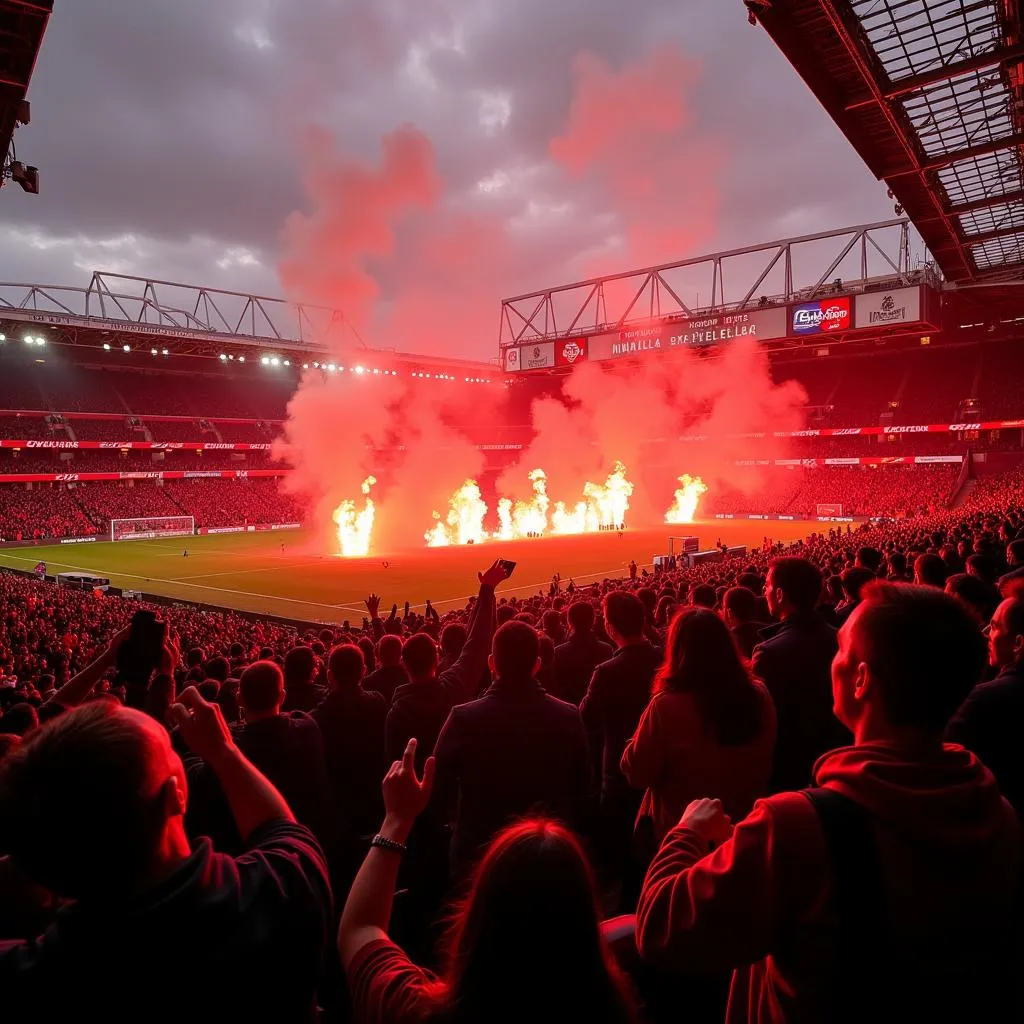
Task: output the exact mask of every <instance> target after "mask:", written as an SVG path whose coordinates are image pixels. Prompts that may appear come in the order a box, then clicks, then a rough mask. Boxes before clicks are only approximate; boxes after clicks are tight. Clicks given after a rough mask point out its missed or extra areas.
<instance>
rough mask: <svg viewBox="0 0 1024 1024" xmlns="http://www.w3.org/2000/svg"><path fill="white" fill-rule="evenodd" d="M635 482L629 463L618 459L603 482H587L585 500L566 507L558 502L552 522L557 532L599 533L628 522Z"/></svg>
mask: <svg viewBox="0 0 1024 1024" xmlns="http://www.w3.org/2000/svg"><path fill="white" fill-rule="evenodd" d="M632 494H633V484H632V483H631V482H630V481H629V480H627V479H626V467H625V466H624V465H623V464H622V463H621V462H616V463H615V466H614V468H613V469H612V471H611V473H610V474H609V475H608V478H607V479H606V480H605V482H604V483H603V484H595V483H591V482H590V481H589V480H588V481H587V483H585V484H584V485H583V501H578V502H576V504H575V505H574V506H573V507H572V508H571V509H569V508H566V506H565V504H564V503H563V502H561V501H558V502H555V508H554V511H553V512H552V513H551V526H552V529H553V530H554V532H555V533H597V531H598V530H613V529H616V528H617V527H620V526H623V525H625V522H626V513H627V512H628V511H629V499H630V496H631V495H632Z"/></svg>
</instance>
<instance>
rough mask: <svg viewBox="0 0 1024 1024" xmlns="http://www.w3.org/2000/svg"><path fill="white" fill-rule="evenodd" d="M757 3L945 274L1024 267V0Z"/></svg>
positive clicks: (968, 275)
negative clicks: (1022, 4) (1023, 6)
mask: <svg viewBox="0 0 1024 1024" xmlns="http://www.w3.org/2000/svg"><path fill="white" fill-rule="evenodd" d="M745 3H746V6H747V8H748V10H749V11H750V14H751V17H752V19H756V21H758V22H760V23H761V24H762V25H763V27H764V29H765V30H766V31H767V32H768V34H769V35H770V36H771V38H772V39H773V40H774V42H775V43H776V45H777V46H778V47H779V49H780V50H781V51H782V52H783V53H784V54H785V56H786V57H787V58H788V60H789V61H790V63H791V64H792V65H793V67H794V68H795V69H796V71H797V72H798V73H799V74H800V76H801V77H802V78H803V79H804V81H805V82H806V83H807V85H808V86H809V87H810V89H811V90H812V91H813V92H814V94H815V96H817V98H818V99H819V100H820V102H821V104H822V106H823V107H824V108H825V110H826V111H827V112H828V113H829V115H830V116H831V117H832V119H833V120H834V121H835V122H836V124H837V125H838V126H839V128H840V129H841V130H842V132H843V134H844V135H845V136H846V137H847V139H849V141H850V142H851V144H852V145H853V146H854V148H855V149H856V150H857V152H858V154H859V155H860V156H861V157H862V158H863V160H864V162H865V163H866V164H867V166H868V168H869V169H870V170H871V171H872V173H873V174H875V175H876V177H878V178H879V179H880V180H882V181H885V182H886V184H887V185H888V187H889V190H890V194H891V196H892V198H893V199H894V201H895V203H896V204H897V205H898V206H900V207H902V208H903V210H905V211H906V213H907V215H908V216H909V217H910V219H911V220H912V221H913V223H914V226H915V227H916V228H917V230H918V231H919V232H920V234H921V237H922V238H923V240H924V242H925V244H926V245H927V246H928V248H929V250H930V251H931V253H932V255H933V256H934V257H935V260H936V262H937V264H938V266H939V268H940V270H941V271H942V273H943V276H944V277H945V278H946V280H947V281H951V282H958V283H963V284H967V283H979V282H996V281H1004V280H1009V279H1012V278H1021V277H1024V164H1022V157H1021V151H1022V147H1024V37H1022V25H1021V12H1020V2H1019V0H745ZM897 212H898V213H899V212H903V211H902V210H899V211H897Z"/></svg>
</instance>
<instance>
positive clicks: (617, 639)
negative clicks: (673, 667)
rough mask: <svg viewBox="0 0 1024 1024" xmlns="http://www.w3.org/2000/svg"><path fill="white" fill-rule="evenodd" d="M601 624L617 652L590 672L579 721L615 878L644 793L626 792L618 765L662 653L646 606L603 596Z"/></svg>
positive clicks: (617, 595)
mask: <svg viewBox="0 0 1024 1024" xmlns="http://www.w3.org/2000/svg"><path fill="white" fill-rule="evenodd" d="M604 622H605V629H606V630H607V632H608V636H609V637H610V638H611V640H612V642H613V643H614V644H615V646H616V647H617V648H618V650H617V651H616V653H615V655H614V656H613V657H612V658H611V659H610V660H608V661H606V662H604V664H602V665H598V666H597V668H596V669H595V670H594V675H593V678H592V679H591V680H590V685H589V686H588V687H587V693H586V695H585V696H584V698H583V700H582V701H581V703H580V715H581V717H582V719H583V724H584V726H586V730H587V735H588V737H589V740H590V748H591V755H592V757H593V759H594V762H595V766H596V767H597V769H598V771H599V773H600V778H601V822H600V828H601V838H602V845H603V846H604V848H605V855H606V857H607V859H608V862H609V866H610V867H611V869H612V871H613V873H614V874H615V875H616V876H617V877H622V876H623V875H624V873H625V869H626V864H627V861H628V853H629V843H630V835H631V832H632V827H633V823H634V821H635V820H636V816H637V813H638V812H639V810H640V801H641V799H642V797H643V793H642V792H640V791H637V790H634V789H631V788H630V785H629V783H628V782H627V781H626V777H625V776H624V775H623V774H622V769H621V768H620V767H619V764H620V762H621V760H622V752H623V750H624V749H625V747H626V743H627V741H628V740H629V738H630V737H631V736H632V735H633V733H634V732H636V727H637V724H638V723H639V721H640V716H641V715H642V714H643V713H644V709H645V708H646V707H647V704H648V701H650V699H651V687H652V685H653V683H654V677H655V675H656V673H657V671H658V669H659V668H660V667H661V661H662V652H661V651H660V650H659V649H658V648H657V647H655V646H654V645H653V644H651V642H650V641H649V640H648V639H647V637H646V636H645V634H644V629H645V625H646V618H645V612H644V606H643V605H642V604H641V603H640V601H639V600H638V599H637V597H636V596H635V595H633V594H630V593H626V592H624V591H613V592H612V593H610V594H608V595H606V596H605V599H604Z"/></svg>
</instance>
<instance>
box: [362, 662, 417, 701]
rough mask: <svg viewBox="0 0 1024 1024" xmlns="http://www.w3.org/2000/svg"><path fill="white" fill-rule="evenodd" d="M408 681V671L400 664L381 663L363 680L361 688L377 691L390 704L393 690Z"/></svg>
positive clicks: (393, 694)
mask: <svg viewBox="0 0 1024 1024" xmlns="http://www.w3.org/2000/svg"><path fill="white" fill-rule="evenodd" d="M407 682H409V673H408V672H406V671H405V669H404V668H403V667H402V666H401V665H381V667H380V668H378V669H376V670H375V671H373V672H371V673H370V674H369V675H368V676H367V677H366V678H365V679H364V680H363V689H365V690H373V691H374V692H375V693H379V694H380V695H381V696H382V697H383V698H384V700H385V701H387V703H388V704H389V705H390V704H391V702H392V700H394V697H395V691H396V690H397V689H398V688H399V687H400V686H405V684H406V683H407Z"/></svg>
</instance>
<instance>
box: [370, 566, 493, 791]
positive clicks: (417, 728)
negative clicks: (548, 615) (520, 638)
mask: <svg viewBox="0 0 1024 1024" xmlns="http://www.w3.org/2000/svg"><path fill="white" fill-rule="evenodd" d="M494 616H495V601H494V588H493V587H483V586H482V587H481V588H480V597H479V599H478V600H477V602H476V604H475V605H474V607H473V617H472V619H471V620H470V623H469V631H468V635H467V636H466V643H465V645H464V646H463V648H462V653H461V654H460V655H459V657H458V658H457V659H456V661H455V664H454V665H452V667H451V668H449V669H446V670H445V671H443V672H439V673H438V674H437V675H436V676H435V677H434V678H433V679H429V680H420V681H419V682H415V683H406V684H405V685H404V686H400V687H399V688H398V689H397V690H395V696H394V700H393V701H392V704H391V710H390V711H389V712H388V720H387V756H388V761H389V762H390V761H397V760H399V759H400V758H401V756H402V752H403V751H404V750H405V745H406V744H407V743H408V742H409V740H410V739H412V737H414V736H415V737H416V740H417V748H416V767H417V769H418V770H419V771H422V770H423V763H424V762H425V761H426V759H427V758H428V757H429V756H430V752H431V751H432V750H433V749H434V744H435V743H436V742H437V737H438V734H439V733H440V732H441V726H443V725H444V723H445V720H446V719H447V718H448V713H449V712H450V711H451V709H452V708H453V707H455V705H456V704H464V703H465V702H466V701H468V700H471V699H472V698H473V697H474V696H475V695H476V692H477V687H478V685H479V681H480V677H481V676H482V675H483V672H484V669H485V668H486V667H487V656H488V654H490V653H491V639H492V637H493V636H494Z"/></svg>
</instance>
